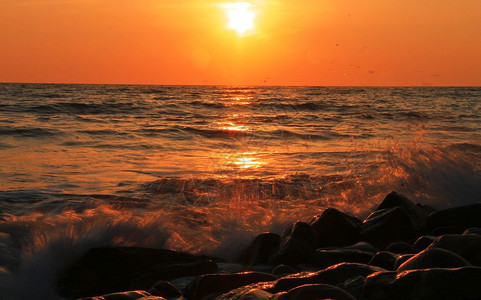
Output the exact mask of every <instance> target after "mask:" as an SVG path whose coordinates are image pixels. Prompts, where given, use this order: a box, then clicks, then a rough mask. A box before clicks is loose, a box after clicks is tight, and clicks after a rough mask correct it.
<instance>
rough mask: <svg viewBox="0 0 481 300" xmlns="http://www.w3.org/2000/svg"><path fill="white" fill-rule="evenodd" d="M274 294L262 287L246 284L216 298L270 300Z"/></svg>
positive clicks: (224, 299)
mask: <svg viewBox="0 0 481 300" xmlns="http://www.w3.org/2000/svg"><path fill="white" fill-rule="evenodd" d="M272 296H273V295H272V294H271V293H268V292H266V291H263V290H261V289H258V288H251V287H250V286H246V287H245V288H238V289H235V290H232V291H230V292H228V293H225V294H223V295H221V296H219V297H217V298H215V300H270V299H272Z"/></svg>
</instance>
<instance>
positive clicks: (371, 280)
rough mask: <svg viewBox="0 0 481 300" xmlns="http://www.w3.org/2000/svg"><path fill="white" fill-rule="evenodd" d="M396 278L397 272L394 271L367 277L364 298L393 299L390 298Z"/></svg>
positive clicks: (372, 299) (375, 299) (376, 299)
mask: <svg viewBox="0 0 481 300" xmlns="http://www.w3.org/2000/svg"><path fill="white" fill-rule="evenodd" d="M396 276H397V272H393V271H388V272H377V273H373V274H371V275H369V276H367V278H366V280H365V281H364V289H363V295H364V298H366V299H371V300H384V299H391V298H390V297H389V295H390V289H391V285H392V283H393V282H394V280H395V279H396ZM406 299H409V298H406Z"/></svg>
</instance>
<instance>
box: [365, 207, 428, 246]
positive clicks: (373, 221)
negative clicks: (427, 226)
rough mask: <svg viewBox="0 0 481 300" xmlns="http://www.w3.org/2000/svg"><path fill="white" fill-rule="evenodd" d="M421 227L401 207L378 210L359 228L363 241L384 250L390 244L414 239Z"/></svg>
mask: <svg viewBox="0 0 481 300" xmlns="http://www.w3.org/2000/svg"><path fill="white" fill-rule="evenodd" d="M422 229H423V227H422V225H421V223H419V221H418V220H417V219H416V218H414V217H412V216H411V215H409V214H408V213H407V212H406V210H405V209H404V208H402V207H394V208H389V209H383V210H378V211H376V212H374V213H372V214H371V215H370V216H369V217H368V218H367V219H366V220H364V222H363V224H362V226H361V236H362V237H363V239H364V240H365V241H368V242H369V243H371V244H373V245H375V246H377V247H380V248H383V249H384V248H385V247H386V246H388V245H389V244H390V243H392V242H397V241H410V240H412V239H414V238H416V237H417V236H418V235H419V233H420V232H421V231H422Z"/></svg>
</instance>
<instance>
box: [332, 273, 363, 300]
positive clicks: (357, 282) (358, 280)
mask: <svg viewBox="0 0 481 300" xmlns="http://www.w3.org/2000/svg"><path fill="white" fill-rule="evenodd" d="M365 279H366V278H365V277H363V276H357V277H354V278H350V279H348V280H346V281H344V282H342V283H340V284H338V285H337V286H338V287H340V288H341V289H343V290H345V291H346V292H348V293H349V294H351V295H352V296H353V297H354V298H356V299H361V298H362V297H363V288H364V280H365Z"/></svg>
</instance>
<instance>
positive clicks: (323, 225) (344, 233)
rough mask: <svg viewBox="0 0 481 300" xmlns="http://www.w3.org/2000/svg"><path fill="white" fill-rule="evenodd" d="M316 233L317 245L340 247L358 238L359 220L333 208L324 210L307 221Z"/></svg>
mask: <svg viewBox="0 0 481 300" xmlns="http://www.w3.org/2000/svg"><path fill="white" fill-rule="evenodd" d="M309 224H310V225H311V226H312V228H313V229H314V231H315V232H316V235H317V247H318V248H320V247H342V246H347V245H351V244H353V243H355V242H357V241H358V239H359V228H360V227H361V221H360V220H358V219H357V218H356V217H354V216H352V215H349V214H346V213H343V212H341V211H339V210H337V209H335V208H328V209H326V210H324V212H323V213H322V214H321V215H317V216H315V217H314V219H312V220H311V222H309Z"/></svg>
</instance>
